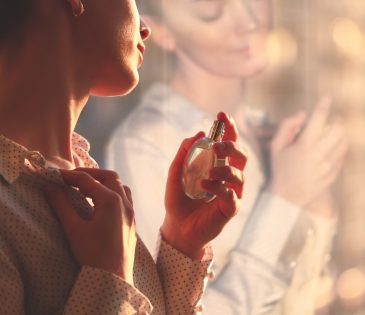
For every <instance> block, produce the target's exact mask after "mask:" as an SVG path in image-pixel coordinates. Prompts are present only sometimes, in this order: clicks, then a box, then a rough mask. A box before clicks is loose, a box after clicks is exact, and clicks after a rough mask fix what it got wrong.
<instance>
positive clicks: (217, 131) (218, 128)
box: [209, 120, 224, 141]
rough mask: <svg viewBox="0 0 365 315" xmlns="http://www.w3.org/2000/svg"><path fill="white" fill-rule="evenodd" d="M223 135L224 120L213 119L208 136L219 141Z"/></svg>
mask: <svg viewBox="0 0 365 315" xmlns="http://www.w3.org/2000/svg"><path fill="white" fill-rule="evenodd" d="M223 135H224V122H223V121H220V120H215V121H214V123H213V126H212V128H211V129H210V133H209V138H210V139H212V140H213V141H220V140H221V139H222V137H223Z"/></svg>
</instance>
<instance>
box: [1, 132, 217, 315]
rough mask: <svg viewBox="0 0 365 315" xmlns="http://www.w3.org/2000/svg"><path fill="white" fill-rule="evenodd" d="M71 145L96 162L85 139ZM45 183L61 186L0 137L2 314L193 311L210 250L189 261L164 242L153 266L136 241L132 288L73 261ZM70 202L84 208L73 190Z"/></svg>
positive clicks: (88, 163) (41, 164)
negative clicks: (48, 201) (50, 204)
mask: <svg viewBox="0 0 365 315" xmlns="http://www.w3.org/2000/svg"><path fill="white" fill-rule="evenodd" d="M73 150H74V151H75V153H76V154H77V155H78V156H79V157H80V158H81V159H82V160H83V162H84V165H85V167H97V165H96V163H95V162H94V161H93V160H92V159H91V157H90V156H89V154H88V151H89V144H88V142H87V141H86V140H85V139H84V138H82V137H81V136H79V135H77V134H74V136H73ZM46 182H55V183H58V184H62V185H64V184H63V180H62V177H61V175H60V173H59V171H58V170H57V169H55V168H51V167H48V166H47V162H46V161H45V159H44V158H43V157H42V155H41V154H40V153H39V152H35V151H29V150H27V149H26V148H24V147H23V146H21V145H19V144H17V143H14V142H13V141H11V140H9V139H7V138H5V137H4V136H0V314H6V315H13V314H14V315H15V314H27V315H42V314H45V315H52V314H67V315H68V314H100V315H101V314H103V315H109V314H110V315H111V314H119V315H122V314H123V315H127V314H128V315H129V314H156V315H159V314H161V315H163V314H169V315H170V314H171V315H175V314H181V315H186V314H199V313H201V310H202V308H201V306H200V300H201V297H202V294H203V291H204V288H205V285H206V282H207V275H208V274H209V268H210V265H211V259H212V253H211V252H210V249H207V253H206V255H205V257H204V259H203V260H202V261H193V260H191V259H189V258H187V257H186V256H184V255H183V254H181V253H180V252H178V251H177V250H175V249H174V248H172V247H171V246H170V245H168V244H167V243H165V242H164V241H161V242H160V250H159V255H158V258H157V262H156V263H155V262H154V260H153V259H152V257H151V255H150V254H149V252H148V251H147V249H146V247H145V246H144V244H143V243H142V242H141V240H138V242H137V248H136V257H135V265H134V283H135V286H134V287H132V286H131V285H129V284H128V283H126V282H125V281H123V280H122V279H121V278H120V277H118V276H116V275H114V274H111V273H109V272H106V271H103V270H100V269H96V268H92V267H88V266H79V265H78V264H77V262H76V261H75V259H74V258H73V255H72V253H71V251H70V249H69V247H68V244H67V241H66V238H65V235H64V233H63V231H62V228H61V225H60V224H59V222H58V221H57V220H56V217H55V216H54V214H53V212H52V209H50V207H49V205H48V204H47V202H46V200H45V198H44V195H43V192H42V188H43V186H44V184H45V183H46ZM66 188H67V189H68V191H69V195H70V199H71V200H72V202H73V204H74V206H75V208H77V210H78V211H79V213H80V215H82V213H85V212H88V211H90V208H89V207H90V206H89V204H88V203H87V202H86V201H85V199H84V198H83V196H82V195H80V194H79V193H78V192H77V191H75V190H72V189H71V188H68V187H65V189H66Z"/></svg>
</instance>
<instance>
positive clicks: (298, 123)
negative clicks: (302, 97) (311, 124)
mask: <svg viewBox="0 0 365 315" xmlns="http://www.w3.org/2000/svg"><path fill="white" fill-rule="evenodd" d="M305 119H306V114H305V112H299V113H297V114H295V115H294V116H291V117H288V118H286V119H284V120H283V122H282V123H281V124H280V126H279V129H278V131H277V133H276V135H275V137H274V139H273V140H272V142H271V150H272V151H273V152H279V151H281V150H282V149H283V148H285V147H287V146H288V145H289V144H291V143H292V142H293V141H294V139H295V137H296V136H297V134H298V132H299V131H300V129H301V128H302V127H303V125H304V122H305Z"/></svg>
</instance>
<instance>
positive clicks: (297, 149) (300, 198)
mask: <svg viewBox="0 0 365 315" xmlns="http://www.w3.org/2000/svg"><path fill="white" fill-rule="evenodd" d="M330 108H331V101H330V99H328V98H323V99H322V100H321V102H319V104H318V105H317V107H316V108H315V110H314V112H313V115H312V117H311V118H310V119H309V121H308V124H307V126H306V127H305V129H304V130H303V132H302V133H301V134H300V135H299V137H297V134H298V130H300V129H301V127H302V126H303V125H304V122H305V114H304V113H300V114H297V115H295V116H293V117H290V118H288V119H286V120H285V121H284V122H283V123H282V125H281V126H280V127H279V130H278V133H277V135H276V136H275V137H274V139H273V141H272V143H271V170H272V178H271V181H270V183H269V186H268V190H269V191H270V192H272V193H274V194H277V195H279V196H281V197H283V198H285V199H286V200H288V201H290V202H292V203H294V204H296V205H298V206H300V207H306V206H308V205H309V204H310V203H312V202H313V201H315V200H316V199H317V198H319V197H320V195H321V194H323V193H324V192H325V191H326V190H328V189H329V188H330V186H331V185H332V183H333V182H334V181H335V179H336V178H337V176H338V174H339V172H340V171H341V169H342V165H343V161H344V157H345V155H346V152H347V141H346V137H345V132H344V128H343V125H342V123H341V122H340V121H334V122H332V123H329V122H328V116H329V112H330ZM296 137H297V139H296Z"/></svg>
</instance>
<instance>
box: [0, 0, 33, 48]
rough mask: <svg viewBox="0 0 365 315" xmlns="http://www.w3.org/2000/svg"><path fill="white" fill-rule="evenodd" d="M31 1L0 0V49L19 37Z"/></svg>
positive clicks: (27, 15)
mask: <svg viewBox="0 0 365 315" xmlns="http://www.w3.org/2000/svg"><path fill="white" fill-rule="evenodd" d="M32 3H33V0H0V47H1V46H2V45H3V44H4V43H5V42H6V41H8V40H11V39H12V38H15V37H17V36H19V35H20V33H21V31H22V30H23V28H24V26H25V23H26V21H27V18H28V17H29V14H30V11H31V8H32Z"/></svg>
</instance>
